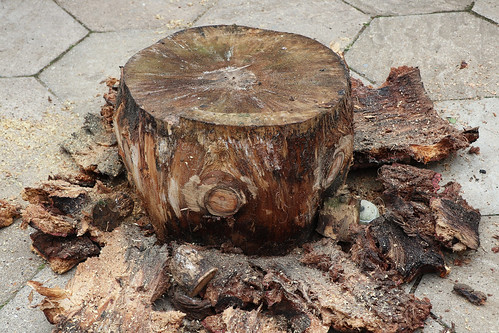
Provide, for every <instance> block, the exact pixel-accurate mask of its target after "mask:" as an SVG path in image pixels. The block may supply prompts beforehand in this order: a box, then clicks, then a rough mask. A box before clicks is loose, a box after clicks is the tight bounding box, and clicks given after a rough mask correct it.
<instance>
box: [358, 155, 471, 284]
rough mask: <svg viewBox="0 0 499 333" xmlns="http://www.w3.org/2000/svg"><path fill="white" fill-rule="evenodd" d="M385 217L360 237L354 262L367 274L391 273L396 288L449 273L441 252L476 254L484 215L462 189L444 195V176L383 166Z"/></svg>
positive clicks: (452, 188)
mask: <svg viewBox="0 0 499 333" xmlns="http://www.w3.org/2000/svg"><path fill="white" fill-rule="evenodd" d="M378 173H379V177H378V181H379V182H380V183H381V184H382V186H383V188H384V190H383V202H384V205H385V206H384V210H385V214H384V215H383V216H382V217H380V218H378V219H376V220H374V221H373V222H372V223H371V225H369V227H368V228H366V229H365V232H364V234H360V235H359V237H358V238H357V241H356V244H355V245H354V246H353V248H352V257H353V259H354V260H355V261H356V262H357V263H359V264H360V265H362V266H363V267H364V268H365V269H366V270H368V271H372V272H373V273H375V274H377V273H380V272H388V273H389V275H390V276H391V278H392V279H393V280H395V281H397V282H403V281H410V280H412V279H413V278H414V277H416V276H417V275H419V274H422V273H428V272H436V273H438V274H439V275H441V276H445V275H446V274H447V273H448V269H447V268H446V265H445V261H444V255H443V253H442V251H441V248H442V247H443V248H448V249H452V250H453V251H464V250H467V249H472V250H476V249H477V248H478V245H479V234H478V225H479V222H480V218H481V217H480V213H479V212H478V211H477V210H476V209H473V208H472V207H471V206H469V205H468V203H467V202H466V201H465V200H464V199H463V198H462V197H461V196H460V194H459V189H460V186H459V185H458V184H457V183H448V184H446V185H445V186H444V187H443V191H440V185H439V182H440V180H441V175H440V174H438V173H436V172H434V171H432V170H426V169H420V168H417V167H414V166H409V165H403V164H393V165H385V166H382V167H381V168H380V169H379V170H378Z"/></svg>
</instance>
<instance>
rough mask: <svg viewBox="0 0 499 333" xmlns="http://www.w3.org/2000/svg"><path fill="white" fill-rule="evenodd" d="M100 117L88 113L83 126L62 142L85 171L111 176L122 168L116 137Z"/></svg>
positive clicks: (116, 174) (63, 146) (114, 175)
mask: <svg viewBox="0 0 499 333" xmlns="http://www.w3.org/2000/svg"><path fill="white" fill-rule="evenodd" d="M104 121H105V120H103V118H102V117H100V116H97V115H95V114H92V113H89V114H87V115H86V116H85V123H84V125H83V127H82V128H81V129H80V130H79V131H77V132H75V133H73V134H72V135H71V137H70V138H69V139H67V140H66V141H64V142H63V143H62V148H63V149H64V150H65V151H66V152H68V153H69V154H70V155H71V157H72V158H73V159H74V161H75V162H76V164H78V166H80V167H81V168H82V169H83V170H84V171H86V172H95V173H97V174H102V175H105V176H108V177H111V178H114V177H116V176H118V175H119V174H120V173H121V171H122V170H123V164H122V163H121V161H120V158H119V155H118V150H117V149H116V145H117V141H116V137H115V135H114V133H113V131H112V129H111V128H110V127H109V126H107V127H106V126H105V124H104Z"/></svg>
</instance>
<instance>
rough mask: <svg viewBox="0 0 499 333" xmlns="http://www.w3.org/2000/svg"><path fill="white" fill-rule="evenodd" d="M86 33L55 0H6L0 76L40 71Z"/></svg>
mask: <svg viewBox="0 0 499 333" xmlns="http://www.w3.org/2000/svg"><path fill="white" fill-rule="evenodd" d="M61 27H64V28H61ZM86 34H87V30H86V29H85V28H84V27H82V26H81V25H80V24H78V22H76V21H75V20H74V19H73V18H72V17H71V16H69V15H68V14H67V13H66V12H64V10H62V9H61V8H60V7H59V6H57V5H56V4H55V3H54V2H53V1H51V0H36V1H33V0H30V1H28V0H23V1H20V0H2V1H1V2H0V76H4V77H8V76H20V75H33V74H36V73H37V72H38V71H40V70H41V69H42V68H43V67H44V66H46V65H48V64H49V63H50V61H52V60H53V59H55V58H56V57H57V56H58V55H59V54H61V52H63V51H65V50H66V49H68V48H69V47H70V46H71V45H72V44H74V43H76V42H77V41H79V40H80V39H81V38H83V37H84V36H85V35H86Z"/></svg>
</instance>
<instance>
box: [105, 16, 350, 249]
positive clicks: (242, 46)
mask: <svg viewBox="0 0 499 333" xmlns="http://www.w3.org/2000/svg"><path fill="white" fill-rule="evenodd" d="M120 81H121V83H120V88H119V93H118V98H117V102H116V105H117V109H116V113H115V118H114V125H115V126H114V127H115V130H116V136H117V139H118V145H119V148H120V154H121V156H122V158H123V161H124V163H125V165H126V168H127V170H128V173H129V177H130V179H131V180H132V182H133V183H134V184H135V186H136V188H137V191H138V192H139V193H140V195H141V196H142V199H143V201H144V204H145V207H146V208H147V211H148V213H149V215H150V217H151V220H152V223H153V225H154V228H155V231H156V234H157V235H158V237H159V239H160V240H162V241H164V240H166V239H168V238H175V239H178V238H181V239H185V240H188V241H198V242H203V243H205V244H222V243H224V242H231V243H232V244H233V245H235V246H237V247H241V248H242V249H243V250H244V251H245V252H247V253H262V252H267V253H277V252H282V251H285V250H286V249H289V248H290V247H291V246H292V245H296V244H297V243H299V242H302V241H304V240H305V239H307V237H308V236H309V234H310V233H311V232H312V231H313V229H314V222H315V217H316V213H317V209H318V207H319V206H320V205H321V202H322V199H323V197H324V194H325V193H333V192H334V190H335V189H336V188H337V187H338V186H339V185H341V184H342V183H343V182H344V178H345V176H346V173H347V170H348V166H349V165H350V163H351V158H352V150H353V127H352V119H353V111H352V105H351V102H350V83H349V76H348V71H347V69H346V66H345V64H344V63H343V61H342V60H341V58H340V57H339V56H338V55H336V54H335V53H334V52H333V51H331V50H330V49H329V48H327V47H325V46H324V45H322V44H320V43H318V42H316V41H314V40H312V39H309V38H306V37H304V36H300V35H295V34H289V33H282V32H276V31H267V30H261V29H254V28H248V27H240V26H211V27H199V28H192V29H188V30H184V31H181V32H178V33H176V34H174V35H172V36H169V37H167V38H164V39H162V40H160V41H159V42H157V43H156V44H154V45H152V46H150V47H148V48H146V49H144V50H142V51H140V52H139V53H137V54H136V55H134V56H133V57H132V58H131V59H130V60H129V61H128V63H127V64H126V65H125V67H124V68H123V71H122V76H121V80H120Z"/></svg>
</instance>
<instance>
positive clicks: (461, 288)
mask: <svg viewBox="0 0 499 333" xmlns="http://www.w3.org/2000/svg"><path fill="white" fill-rule="evenodd" d="M452 290H453V291H454V292H455V293H456V294H458V295H460V296H463V297H464V298H466V300H467V301H468V302H470V303H472V304H475V305H484V304H485V301H487V295H485V294H484V293H483V292H481V291H478V290H474V289H473V288H471V287H470V286H468V285H467V284H464V283H456V284H455V285H454V288H453V289H452Z"/></svg>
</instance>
